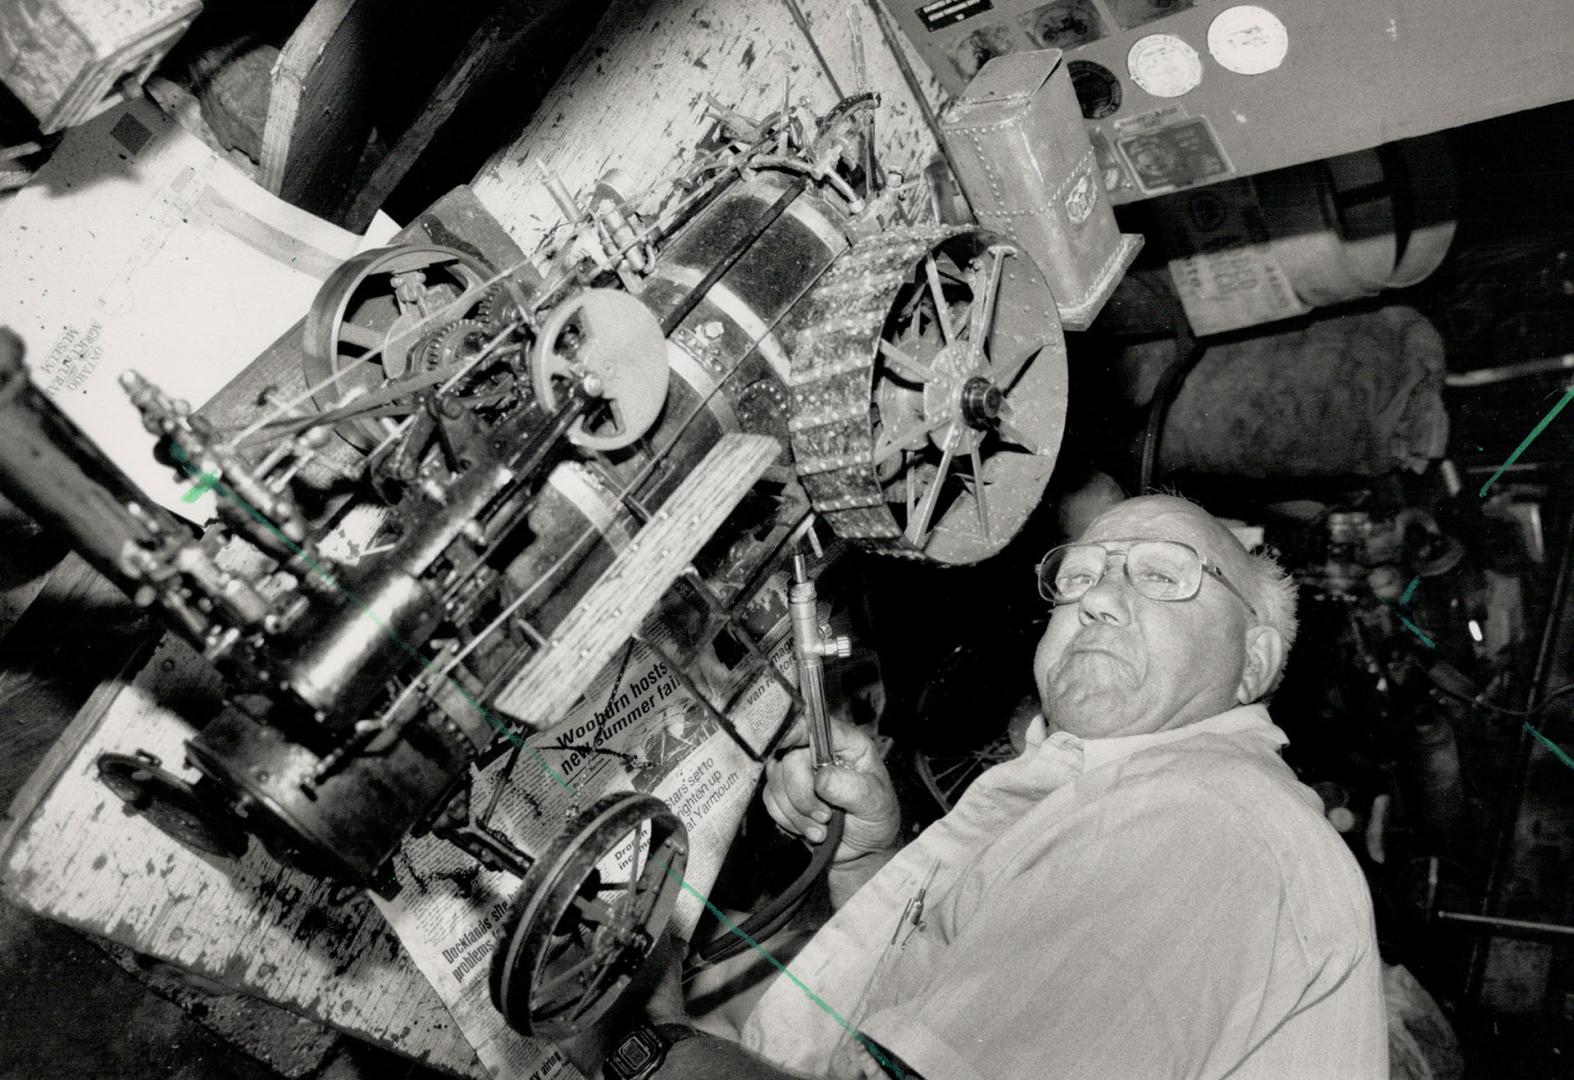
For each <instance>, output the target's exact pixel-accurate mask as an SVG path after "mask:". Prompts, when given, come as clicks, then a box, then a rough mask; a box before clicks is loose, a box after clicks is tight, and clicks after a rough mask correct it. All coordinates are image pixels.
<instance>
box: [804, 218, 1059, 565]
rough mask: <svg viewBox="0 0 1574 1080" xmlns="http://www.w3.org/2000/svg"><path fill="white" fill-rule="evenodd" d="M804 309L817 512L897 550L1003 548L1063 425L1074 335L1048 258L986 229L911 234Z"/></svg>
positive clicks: (1034, 494) (968, 555) (840, 274)
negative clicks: (1048, 274) (1046, 268)
mask: <svg viewBox="0 0 1574 1080" xmlns="http://www.w3.org/2000/svg"><path fill="white" fill-rule="evenodd" d="M809 304H810V306H809V309H808V310H809V316H808V318H807V319H806V321H805V323H804V329H803V330H801V331H800V334H799V338H798V343H797V344H798V350H797V355H796V356H795V358H794V361H793V384H794V385H793V420H792V424H791V429H792V435H793V438H792V442H793V452H794V455H795V457H796V461H797V468H798V472H799V475H800V476H801V477H802V478H803V482H804V487H805V488H806V489H807V490H808V492H809V495H810V498H811V499H812V500H813V501H814V504H815V508H816V509H817V510H819V511H820V512H821V514H822V515H824V516H825V518H826V519H827V520H828V521H829V522H830V523H831V525H832V527H833V528H834V529H835V530H836V532H837V533H838V534H839V535H841V536H844V537H847V538H848V539H851V540H854V541H855V542H857V543H860V544H862V545H864V546H868V547H874V548H878V549H881V550H885V551H889V552H892V553H895V554H902V555H908V556H912V557H916V558H921V559H926V560H930V561H934V562H940V563H953V564H961V563H973V562H978V561H979V560H981V559H985V558H988V557H989V556H990V555H993V554H994V553H995V552H997V551H999V550H1000V549H1001V548H1003V547H1004V546H1005V545H1006V544H1007V543H1008V542H1009V541H1010V540H1011V539H1012V537H1014V536H1015V535H1016V534H1017V532H1018V531H1019V530H1020V529H1021V527H1022V525H1023V523H1024V522H1025V521H1026V520H1027V516H1028V514H1029V513H1031V512H1032V510H1033V508H1034V507H1035V506H1036V505H1037V504H1038V501H1039V498H1040V497H1041V496H1042V495H1043V492H1044V487H1045V486H1046V484H1048V482H1049V476H1050V473H1051V472H1052V471H1053V470H1054V466H1055V457H1056V454H1057V452H1058V450H1059V447H1060V437H1061V433H1062V431H1063V429H1064V426H1065V413H1066V364H1065V339H1064V337H1063V336H1062V334H1061V331H1060V320H1059V316H1058V313H1057V309H1056V307H1055V302H1054V297H1053V296H1052V295H1051V293H1050V291H1049V287H1048V285H1047V284H1046V283H1045V281H1044V278H1043V275H1042V274H1040V273H1039V271H1038V268H1037V266H1035V265H1034V264H1033V262H1032V260H1031V259H1029V258H1028V257H1027V256H1026V255H1025V254H1023V253H1022V252H1020V251H1019V250H1017V249H1016V248H1015V247H1013V246H1011V245H1009V244H1006V243H1003V242H1001V241H999V240H998V239H997V238H995V237H992V236H990V235H989V234H985V233H979V232H975V231H970V230H969V231H960V232H958V231H955V230H936V229H934V228H932V227H931V228H930V229H928V230H922V229H912V230H903V231H898V232H895V233H891V234H887V235H884V236H881V237H879V238H876V239H875V240H872V241H869V242H867V243H866V244H864V245H861V246H860V247H856V248H855V249H854V250H853V251H852V252H850V253H849V254H848V255H846V256H844V257H843V259H842V260H841V261H840V262H838V263H837V265H836V266H835V267H833V268H832V270H831V272H830V273H829V274H827V275H826V278H825V279H822V282H821V284H820V285H819V286H818V287H817V288H816V290H815V292H814V294H813V295H812V296H811V298H810V301H809Z"/></svg>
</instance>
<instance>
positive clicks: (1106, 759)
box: [1027, 703, 1290, 772]
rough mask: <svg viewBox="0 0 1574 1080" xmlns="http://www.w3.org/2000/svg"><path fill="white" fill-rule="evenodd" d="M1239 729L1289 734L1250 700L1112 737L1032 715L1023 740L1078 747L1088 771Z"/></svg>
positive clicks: (1284, 741)
mask: <svg viewBox="0 0 1574 1080" xmlns="http://www.w3.org/2000/svg"><path fill="white" fill-rule="evenodd" d="M1241 732H1252V733H1254V734H1259V735H1261V736H1263V737H1264V738H1266V739H1268V740H1269V741H1271V742H1272V743H1273V744H1274V745H1275V746H1285V745H1288V744H1289V742H1290V737H1289V736H1288V735H1286V734H1285V733H1284V732H1283V731H1281V730H1279V728H1278V727H1277V726H1275V725H1274V723H1273V721H1272V720H1270V719H1269V718H1268V709H1267V707H1266V706H1264V705H1261V704H1257V703H1253V704H1251V705H1241V706H1239V707H1237V708H1234V709H1230V710H1227V711H1226V712H1222V713H1219V714H1218V715H1217V716H1210V717H1208V718H1207V719H1206V720H1198V721H1196V722H1195V723H1191V724H1187V725H1186V726H1185V727H1179V728H1173V729H1171V730H1169V731H1155V732H1153V733H1151V734H1148V735H1121V736H1118V737H1116V738H1112V739H1083V738H1079V737H1078V736H1076V735H1072V734H1070V733H1069V732H1065V731H1056V732H1053V733H1051V732H1050V731H1049V730H1048V728H1047V726H1046V725H1045V723H1044V717H1043V716H1042V715H1041V716H1037V717H1035V718H1034V719H1033V722H1032V723H1031V724H1029V725H1028V729H1027V744H1028V746H1029V747H1030V748H1032V747H1036V746H1038V745H1040V744H1041V743H1044V742H1046V741H1047V742H1051V743H1053V744H1056V745H1061V746H1069V747H1077V748H1080V749H1081V751H1082V771H1083V772H1092V771H1093V770H1094V769H1097V768H1098V767H1100V766H1101V765H1108V764H1109V763H1111V762H1113V761H1120V760H1121V759H1123V758H1127V757H1130V756H1131V755H1132V754H1135V753H1137V752H1138V751H1139V750H1149V749H1152V748H1153V747H1155V746H1163V745H1165V744H1166V743H1173V742H1180V741H1181V740H1183V739H1189V738H1191V737H1192V736H1193V735H1235V734H1239V733H1241Z"/></svg>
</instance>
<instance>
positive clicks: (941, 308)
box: [924, 254, 956, 345]
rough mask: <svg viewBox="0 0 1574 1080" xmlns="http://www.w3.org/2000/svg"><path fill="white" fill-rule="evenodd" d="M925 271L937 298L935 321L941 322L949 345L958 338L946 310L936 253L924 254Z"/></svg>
mask: <svg viewBox="0 0 1574 1080" xmlns="http://www.w3.org/2000/svg"><path fill="white" fill-rule="evenodd" d="M924 273H925V274H926V275H927V276H928V278H929V291H930V292H931V293H933V294H934V299H935V321H936V322H938V323H939V324H940V336H941V338H943V339H944V341H945V343H946V344H947V345H949V344H951V342H952V341H954V340H956V332H955V331H954V330H952V329H951V315H950V313H949V312H948V311H946V303H945V291H944V290H943V289H941V287H940V268H939V267H937V266H936V265H935V257H934V255H932V254H930V255H925V256H924Z"/></svg>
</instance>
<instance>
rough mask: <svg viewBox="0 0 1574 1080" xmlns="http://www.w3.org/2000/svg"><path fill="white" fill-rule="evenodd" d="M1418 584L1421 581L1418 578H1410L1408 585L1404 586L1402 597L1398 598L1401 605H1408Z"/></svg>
mask: <svg viewBox="0 0 1574 1080" xmlns="http://www.w3.org/2000/svg"><path fill="white" fill-rule="evenodd" d="M1420 584H1421V579H1420V578H1418V577H1413V578H1411V579H1410V584H1408V585H1406V586H1405V591H1404V595H1403V596H1401V597H1400V598H1399V602H1400V603H1401V604H1408V603H1409V602H1410V598H1411V597H1412V596H1414V595H1415V594H1416V587H1417V586H1419V585H1420Z"/></svg>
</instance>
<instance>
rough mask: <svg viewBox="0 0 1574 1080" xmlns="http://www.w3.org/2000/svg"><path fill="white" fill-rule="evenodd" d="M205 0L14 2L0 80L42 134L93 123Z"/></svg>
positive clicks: (0, 33)
mask: <svg viewBox="0 0 1574 1080" xmlns="http://www.w3.org/2000/svg"><path fill="white" fill-rule="evenodd" d="M201 10H202V2H201V0H12V2H8V3H4V4H0V82H3V83H5V85H6V86H7V87H8V88H9V89H10V90H11V92H12V93H13V94H15V95H16V97H17V100H19V101H21V102H22V104H24V105H26V106H27V108H28V110H29V111H30V112H32V114H33V115H34V116H35V117H37V118H38V126H39V129H40V130H41V131H42V132H44V134H46V135H47V134H49V133H51V132H55V131H61V130H63V129H65V128H68V127H73V126H75V125H77V124H80V123H82V122H83V121H85V120H89V119H91V118H92V117H94V116H97V115H98V114H99V113H101V112H103V111H104V110H105V109H107V108H109V107H110V106H111V105H114V104H115V103H116V102H118V101H120V100H121V98H122V96H123V95H122V94H121V93H119V92H117V91H118V90H119V89H120V88H121V87H122V86H123V85H124V84H126V83H127V82H130V83H135V84H137V85H138V86H140V84H141V83H142V81H143V80H144V79H146V78H147V77H148V75H149V74H150V73H151V72H152V71H153V68H154V67H155V66H157V65H158V62H159V61H160V60H162V59H163V58H164V54H165V53H166V52H168V51H169V47H170V46H171V45H173V44H174V43H175V41H176V39H177V38H179V37H180V36H181V35H182V34H184V33H185V32H186V27H188V26H190V25H191V21H192V20H193V19H195V18H196V17H197V13H198V12H200V11H201Z"/></svg>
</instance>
